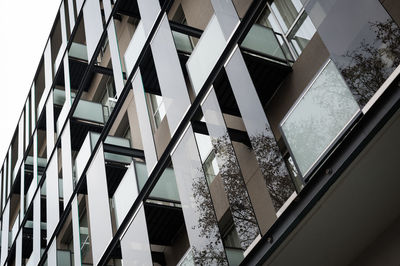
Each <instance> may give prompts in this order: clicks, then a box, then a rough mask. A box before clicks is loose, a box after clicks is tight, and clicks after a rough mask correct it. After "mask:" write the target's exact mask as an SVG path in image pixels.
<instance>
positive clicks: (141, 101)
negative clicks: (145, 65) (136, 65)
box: [132, 69, 158, 173]
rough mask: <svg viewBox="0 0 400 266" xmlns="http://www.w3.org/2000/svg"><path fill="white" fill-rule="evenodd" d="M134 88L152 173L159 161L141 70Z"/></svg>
mask: <svg viewBox="0 0 400 266" xmlns="http://www.w3.org/2000/svg"><path fill="white" fill-rule="evenodd" d="M132 88H133V95H134V99H135V103H136V112H137V115H138V122H139V128H140V135H141V137H142V143H143V151H144V155H145V158H146V167H147V172H148V173H151V170H152V169H153V167H154V166H155V165H156V163H157V161H158V159H157V153H156V146H155V144H154V136H153V132H152V130H151V125H150V118H149V114H148V111H147V110H148V108H147V104H146V98H145V94H144V88H143V82H142V76H141V74H140V69H138V70H137V72H136V73H135V76H134V77H133V79H132Z"/></svg>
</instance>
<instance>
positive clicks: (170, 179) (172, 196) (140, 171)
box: [135, 162, 180, 202]
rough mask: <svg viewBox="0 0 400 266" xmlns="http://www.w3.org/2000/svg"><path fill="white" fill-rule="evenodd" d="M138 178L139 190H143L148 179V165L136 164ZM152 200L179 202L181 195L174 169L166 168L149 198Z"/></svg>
mask: <svg viewBox="0 0 400 266" xmlns="http://www.w3.org/2000/svg"><path fill="white" fill-rule="evenodd" d="M135 169H136V177H137V179H138V185H139V190H141V189H142V188H143V186H144V184H145V183H146V181H147V179H148V174H147V169H146V164H144V163H142V162H135ZM149 198H150V199H156V200H166V201H172V202H179V201H180V199H179V194H178V189H177V185H176V180H175V173H174V170H173V169H172V168H166V169H165V170H164V172H163V173H162V175H161V177H160V179H159V180H158V182H157V184H156V185H155V187H154V188H153V190H152V192H151V193H150V196H149Z"/></svg>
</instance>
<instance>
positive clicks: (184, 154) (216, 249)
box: [171, 127, 227, 265]
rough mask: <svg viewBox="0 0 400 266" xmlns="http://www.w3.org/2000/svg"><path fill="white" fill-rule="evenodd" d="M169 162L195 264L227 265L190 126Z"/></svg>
mask: <svg viewBox="0 0 400 266" xmlns="http://www.w3.org/2000/svg"><path fill="white" fill-rule="evenodd" d="M171 159H172V164H173V166H174V171H175V175H176V183H177V185H178V191H179V197H180V200H181V203H182V211H183V215H184V217H185V225H186V230H187V233H188V238H189V242H190V245H191V247H192V252H193V258H194V262H195V264H199V265H210V264H218V265H227V260H226V255H225V252H224V247H223V244H222V238H221V235H220V233H219V229H218V224H217V219H216V216H215V212H214V207H213V202H212V200H211V196H210V191H209V189H208V185H207V181H206V179H205V176H204V172H203V169H202V164H201V161H200V156H199V153H198V151H197V146H196V141H195V138H194V133H193V130H192V128H191V127H189V128H188V130H187V131H186V133H185V134H184V136H183V138H182V140H181V142H180V143H179V144H178V146H177V148H176V150H175V151H174V153H173V154H172V155H171Z"/></svg>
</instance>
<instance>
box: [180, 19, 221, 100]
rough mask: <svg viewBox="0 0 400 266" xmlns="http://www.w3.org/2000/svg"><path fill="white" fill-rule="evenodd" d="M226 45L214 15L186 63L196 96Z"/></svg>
mask: <svg viewBox="0 0 400 266" xmlns="http://www.w3.org/2000/svg"><path fill="white" fill-rule="evenodd" d="M225 45H226V40H225V37H224V34H223V32H222V30H221V27H220V25H219V22H218V19H217V17H216V16H215V15H213V17H212V18H211V20H210V22H209V23H208V25H207V28H206V29H205V30H204V32H203V34H202V36H201V38H200V40H199V42H198V43H197V45H196V47H195V48H194V50H193V52H192V54H191V55H190V58H189V60H188V61H187V63H186V68H187V70H188V73H189V76H190V80H191V82H192V86H193V89H194V91H195V92H196V94H197V93H198V92H199V91H200V89H201V87H202V86H203V84H204V82H205V81H206V79H207V77H208V75H209V74H210V72H211V70H212V69H213V67H214V65H215V63H216V62H217V61H218V59H219V57H220V55H221V53H222V51H223V50H224V48H225Z"/></svg>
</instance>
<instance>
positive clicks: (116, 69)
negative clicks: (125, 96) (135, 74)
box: [105, 1, 125, 97]
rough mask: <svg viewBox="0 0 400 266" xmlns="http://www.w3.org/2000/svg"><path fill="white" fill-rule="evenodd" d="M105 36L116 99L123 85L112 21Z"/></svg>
mask: <svg viewBox="0 0 400 266" xmlns="http://www.w3.org/2000/svg"><path fill="white" fill-rule="evenodd" d="M105 2H110V1H105ZM107 36H108V44H109V47H110V55H111V61H112V69H113V77H114V82H115V89H116V92H117V97H118V96H119V95H120V94H121V92H122V89H123V88H124V84H125V83H124V77H123V73H122V66H121V59H120V57H119V49H118V40H117V33H116V31H115V26H114V20H110V24H109V26H108V28H107Z"/></svg>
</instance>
